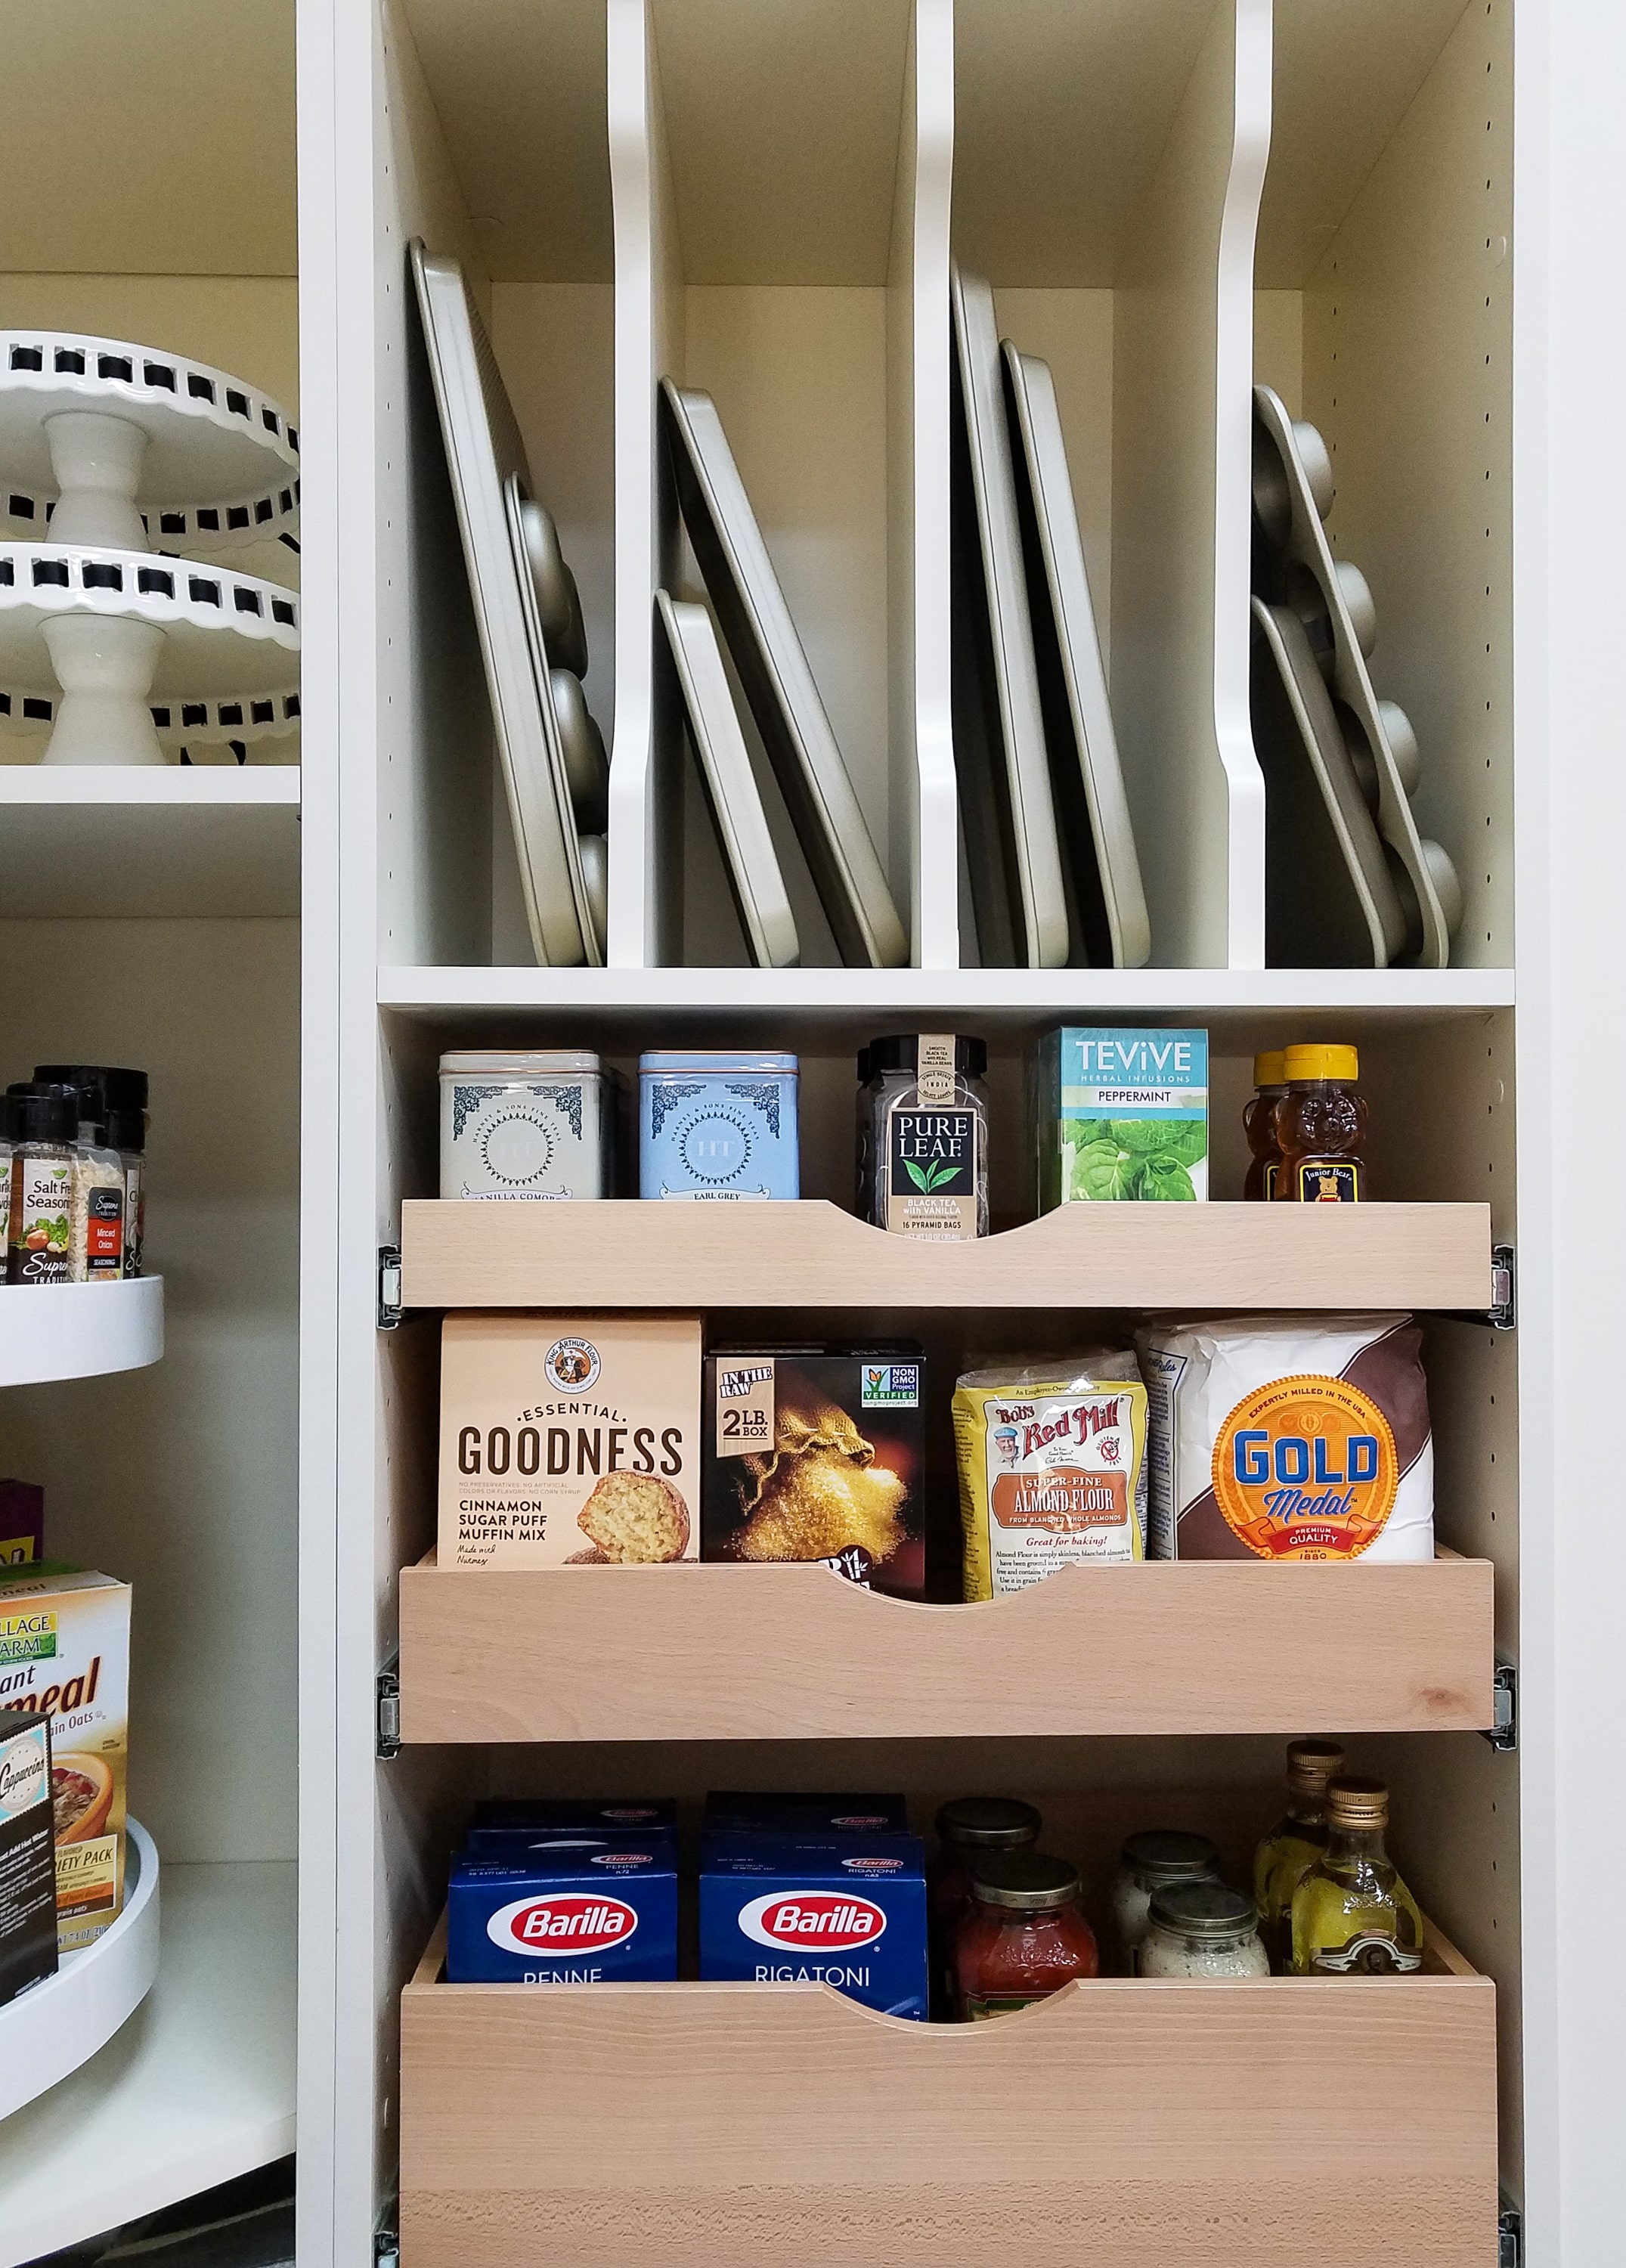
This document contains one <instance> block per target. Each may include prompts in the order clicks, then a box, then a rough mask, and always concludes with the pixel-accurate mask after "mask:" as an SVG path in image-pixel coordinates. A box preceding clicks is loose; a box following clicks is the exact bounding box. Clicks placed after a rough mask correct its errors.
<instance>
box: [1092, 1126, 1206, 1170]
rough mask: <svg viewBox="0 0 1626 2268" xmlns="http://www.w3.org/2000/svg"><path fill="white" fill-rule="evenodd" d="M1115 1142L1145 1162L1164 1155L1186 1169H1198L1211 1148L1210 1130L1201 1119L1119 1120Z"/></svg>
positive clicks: (1115, 1132)
mask: <svg viewBox="0 0 1626 2268" xmlns="http://www.w3.org/2000/svg"><path fill="white" fill-rule="evenodd" d="M1112 1138H1113V1140H1114V1141H1115V1142H1117V1143H1118V1144H1119V1145H1121V1146H1122V1148H1123V1149H1125V1150H1136V1151H1138V1152H1139V1153H1140V1155H1141V1156H1142V1157H1143V1158H1150V1157H1151V1156H1153V1155H1154V1154H1155V1153H1156V1152H1159V1151H1161V1152H1164V1153H1165V1154H1166V1155H1167V1156H1168V1157H1171V1158H1178V1159H1179V1160H1180V1162H1181V1165H1182V1166H1195V1165H1196V1162H1197V1160H1198V1159H1199V1158H1200V1157H1201V1156H1202V1155H1203V1152H1204V1151H1205V1150H1206V1149H1207V1148H1208V1128H1207V1127H1206V1126H1205V1125H1204V1123H1203V1121H1202V1119H1200V1118H1115V1119H1114V1120H1113V1122H1112Z"/></svg>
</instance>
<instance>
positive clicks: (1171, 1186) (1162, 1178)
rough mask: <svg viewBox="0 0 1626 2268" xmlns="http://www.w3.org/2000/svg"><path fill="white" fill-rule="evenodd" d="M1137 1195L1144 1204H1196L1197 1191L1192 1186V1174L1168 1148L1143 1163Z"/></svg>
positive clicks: (1137, 1185)
mask: <svg viewBox="0 0 1626 2268" xmlns="http://www.w3.org/2000/svg"><path fill="white" fill-rule="evenodd" d="M1135 1194H1136V1196H1137V1197H1138V1198H1140V1200H1141V1202H1142V1203H1143V1204H1196V1198H1197V1193H1196V1189H1193V1188H1192V1186H1191V1176H1190V1175H1189V1174H1188V1172H1187V1171H1186V1169H1185V1167H1183V1166H1182V1165H1181V1162H1180V1160H1179V1159H1178V1158H1175V1157H1172V1156H1171V1155H1170V1153H1169V1152H1167V1151H1166V1150H1159V1152H1158V1153H1157V1155H1156V1156H1155V1157H1152V1158H1148V1159H1146V1160H1145V1161H1144V1164H1143V1165H1142V1167H1141V1169H1140V1175H1139V1178H1138V1180H1137V1184H1136V1189H1135Z"/></svg>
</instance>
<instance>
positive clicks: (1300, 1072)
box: [1284, 1048, 1361, 1086]
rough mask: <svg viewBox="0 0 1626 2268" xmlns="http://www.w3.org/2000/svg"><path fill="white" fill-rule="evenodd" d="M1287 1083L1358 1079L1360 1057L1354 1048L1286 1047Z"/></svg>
mask: <svg viewBox="0 0 1626 2268" xmlns="http://www.w3.org/2000/svg"><path fill="white" fill-rule="evenodd" d="M1284 1057H1285V1064H1284V1068H1285V1070H1286V1073H1287V1084H1288V1085H1289V1086H1292V1085H1293V1084H1294V1083H1295V1081H1297V1080H1299V1079H1358V1078H1359V1077H1360V1075H1361V1059H1360V1056H1359V1054H1358V1052H1357V1050H1356V1049H1354V1048H1288V1049H1285V1050H1284Z"/></svg>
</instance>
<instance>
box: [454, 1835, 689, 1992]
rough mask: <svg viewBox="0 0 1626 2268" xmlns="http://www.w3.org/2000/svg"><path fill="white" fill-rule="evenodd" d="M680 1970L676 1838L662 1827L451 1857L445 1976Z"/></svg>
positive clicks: (565, 1978) (617, 1977)
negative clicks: (601, 1840)
mask: <svg viewBox="0 0 1626 2268" xmlns="http://www.w3.org/2000/svg"><path fill="white" fill-rule="evenodd" d="M677 1973H678V1860H677V1846H676V1844H675V1843H674V1842H673V1839H672V1838H671V1837H669V1836H668V1835H666V1834H664V1833H659V1834H654V1835H642V1836H641V1835H622V1836H615V1837H611V1838H609V1839H608V1840H607V1842H606V1843H605V1844H604V1845H601V1846H600V1847H598V1848H595V1849H592V1850H583V1849H581V1848H579V1847H571V1846H570V1845H555V1844H543V1845H535V1844H533V1845H532V1847H530V1848H527V1849H526V1850H524V1851H523V1852H520V1851H515V1850H512V1849H509V1850H504V1849H501V1848H491V1849H484V1848H482V1849H479V1850H468V1851H465V1852H460V1854H459V1856H458V1857H457V1858H456V1859H454V1860H453V1861H452V1879H451V1882H450V1885H449V1887H448V1889H447V1892H446V1982H447V1983H448V1984H449V1985H602V1984H606V1983H615V1984H623V1985H636V1984H644V1985H658V1984H670V1983H671V1982H672V1981H673V1979H674V1978H675V1977H676V1976H677Z"/></svg>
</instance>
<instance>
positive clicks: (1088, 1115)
mask: <svg viewBox="0 0 1626 2268" xmlns="http://www.w3.org/2000/svg"><path fill="white" fill-rule="evenodd" d="M1033 1115H1034V1134H1035V1145H1036V1152H1037V1168H1038V1195H1039V1210H1040V1211H1041V1212H1050V1211H1054V1209H1055V1208H1056V1206H1057V1205H1063V1204H1159V1203H1161V1204H1168V1203H1171V1202H1173V1203H1175V1204H1190V1203H1192V1202H1193V1201H1194V1200H1195V1201H1198V1202H1200V1201H1201V1200H1203V1198H1205V1197H1207V1196H1208V1034H1207V1033H1206V1032H1205V1031H1188V1030H1167V1031H1166V1030H1163V1029H1161V1028H1158V1029H1143V1028H1140V1027H1115V1026H1096V1025H1067V1026H1064V1027H1063V1028H1062V1029H1060V1030H1059V1031H1055V1032H1049V1033H1047V1034H1046V1035H1045V1037H1044V1038H1043V1039H1042V1040H1041V1042H1040V1043H1039V1051H1038V1056H1037V1057H1036V1061H1035V1065H1034V1084H1033Z"/></svg>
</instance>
